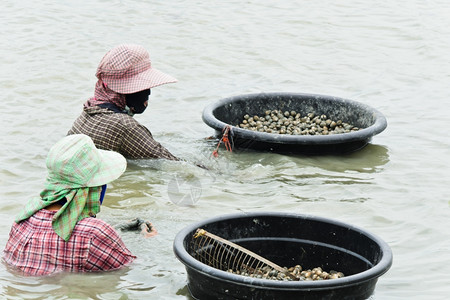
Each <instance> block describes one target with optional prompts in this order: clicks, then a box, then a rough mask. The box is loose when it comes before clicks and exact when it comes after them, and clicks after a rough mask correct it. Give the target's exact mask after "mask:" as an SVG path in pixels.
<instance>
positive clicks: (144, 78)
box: [95, 44, 177, 94]
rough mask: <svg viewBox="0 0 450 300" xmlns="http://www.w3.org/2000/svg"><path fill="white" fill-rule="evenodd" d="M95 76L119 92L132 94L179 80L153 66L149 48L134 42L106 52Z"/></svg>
mask: <svg viewBox="0 0 450 300" xmlns="http://www.w3.org/2000/svg"><path fill="white" fill-rule="evenodd" d="M95 76H97V78H98V79H100V80H102V81H103V82H104V83H105V84H106V85H107V86H108V87H109V88H110V89H111V90H113V91H114V92H116V93H119V94H132V93H136V92H139V91H142V90H146V89H151V88H153V87H155V86H158V85H162V84H166V83H172V82H176V81H177V80H176V79H175V78H173V77H172V76H170V75H167V74H165V73H163V72H161V71H159V70H156V69H155V68H152V63H151V61H150V55H149V54H148V52H147V50H145V48H144V47H142V46H140V45H134V44H123V45H119V46H116V47H114V48H113V49H112V50H110V51H109V52H108V53H106V54H105V56H104V57H103V59H102V60H101V62H100V64H99V66H98V68H97V73H96V74H95Z"/></svg>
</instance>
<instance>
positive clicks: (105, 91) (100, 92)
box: [84, 79, 127, 111]
mask: <svg viewBox="0 0 450 300" xmlns="http://www.w3.org/2000/svg"><path fill="white" fill-rule="evenodd" d="M105 103H111V104H114V105H115V106H117V107H118V108H119V109H120V110H121V111H122V110H125V106H126V105H127V103H126V100H125V95H124V94H119V93H116V92H114V91H113V90H111V89H110V88H108V86H107V85H106V83H104V82H103V81H102V80H101V79H99V80H98V81H97V83H96V85H95V92H94V97H91V98H89V100H88V101H86V103H84V107H91V106H97V105H100V104H105Z"/></svg>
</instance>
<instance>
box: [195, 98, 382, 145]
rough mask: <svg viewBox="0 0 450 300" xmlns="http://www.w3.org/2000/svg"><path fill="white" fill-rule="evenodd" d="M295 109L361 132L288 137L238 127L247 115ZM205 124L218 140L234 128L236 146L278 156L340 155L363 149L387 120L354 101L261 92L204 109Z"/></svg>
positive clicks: (373, 110)
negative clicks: (289, 154) (227, 130)
mask: <svg viewBox="0 0 450 300" xmlns="http://www.w3.org/2000/svg"><path fill="white" fill-rule="evenodd" d="M275 109H277V110H280V109H281V110H288V111H291V110H295V111H297V112H300V113H301V114H303V115H304V114H306V113H310V112H312V113H315V114H316V115H322V114H325V115H327V116H328V117H329V118H330V119H332V120H339V119H340V120H342V121H343V122H346V123H349V124H352V125H354V126H357V127H359V128H362V129H361V130H359V131H355V132H349V133H342V134H334V135H286V134H273V133H266V132H257V131H251V130H248V129H243V128H238V127H236V125H238V124H240V123H241V122H242V119H243V116H244V115H245V114H249V115H250V116H252V115H262V114H264V112H265V111H266V110H275ZM202 118H203V121H204V122H205V123H206V124H207V125H208V126H210V127H212V128H214V129H215V135H216V137H218V138H220V137H221V136H222V133H223V130H224V128H225V127H227V126H231V128H232V133H231V137H232V140H233V142H234V146H235V147H237V148H241V149H254V150H260V151H261V150H262V151H272V152H279V153H299V154H340V153H348V152H353V151H356V150H359V149H361V148H363V147H364V146H365V145H367V143H368V142H369V141H370V140H371V138H372V137H373V136H374V135H376V134H378V133H380V132H382V131H383V130H384V129H385V128H386V126H387V121H386V118H385V117H384V116H383V115H382V114H381V113H380V112H379V111H377V110H376V109H373V108H371V107H369V106H367V105H365V104H363V103H359V102H356V101H353V100H348V99H342V98H338V97H333V96H326V95H316V94H302V93H259V94H247V95H239V96H234V97H230V98H225V99H222V100H219V101H217V102H215V103H212V104H210V105H209V106H207V107H206V108H205V109H204V110H203V116H202Z"/></svg>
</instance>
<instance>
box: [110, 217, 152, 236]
mask: <svg viewBox="0 0 450 300" xmlns="http://www.w3.org/2000/svg"><path fill="white" fill-rule="evenodd" d="M118 228H119V229H120V230H122V231H138V230H140V231H141V233H142V234H143V235H144V237H145V238H149V237H152V236H155V235H157V234H158V231H157V230H156V229H155V227H153V225H152V223H150V222H149V221H144V220H143V219H141V218H135V219H133V220H131V221H129V222H126V223H124V224H120V225H119V226H118Z"/></svg>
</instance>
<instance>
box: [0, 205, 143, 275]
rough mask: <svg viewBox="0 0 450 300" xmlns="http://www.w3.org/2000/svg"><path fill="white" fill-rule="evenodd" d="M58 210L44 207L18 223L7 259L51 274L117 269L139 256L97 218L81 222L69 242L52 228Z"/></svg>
mask: <svg viewBox="0 0 450 300" xmlns="http://www.w3.org/2000/svg"><path fill="white" fill-rule="evenodd" d="M55 213H56V212H55V211H48V210H45V209H42V210H40V211H38V212H37V213H36V214H34V215H33V216H31V217H30V218H29V219H27V220H25V221H23V222H21V223H19V224H17V223H14V224H13V226H12V228H11V232H10V234H9V240H8V242H7V244H6V247H5V250H4V256H3V258H4V260H5V261H6V262H7V263H8V264H10V265H13V266H15V267H17V268H19V269H20V270H22V271H23V272H24V273H25V274H27V275H47V274H51V273H54V272H59V271H70V272H93V271H107V270H114V269H118V268H120V267H121V266H123V265H127V264H129V263H131V262H132V261H133V260H134V259H135V258H136V256H134V255H132V254H131V252H130V251H129V250H128V249H127V248H126V246H125V245H124V243H123V241H122V239H121V238H120V236H119V235H118V234H117V232H116V231H115V230H114V228H112V227H111V226H110V225H108V224H107V223H105V222H104V221H102V220H100V219H96V218H85V219H83V220H81V221H79V222H78V223H77V225H76V226H75V228H74V230H73V233H72V235H71V237H70V239H69V240H68V241H67V242H65V241H64V240H63V239H62V238H60V237H59V236H58V235H57V234H56V233H55V231H54V230H53V228H52V218H53V216H54V214H55Z"/></svg>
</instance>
